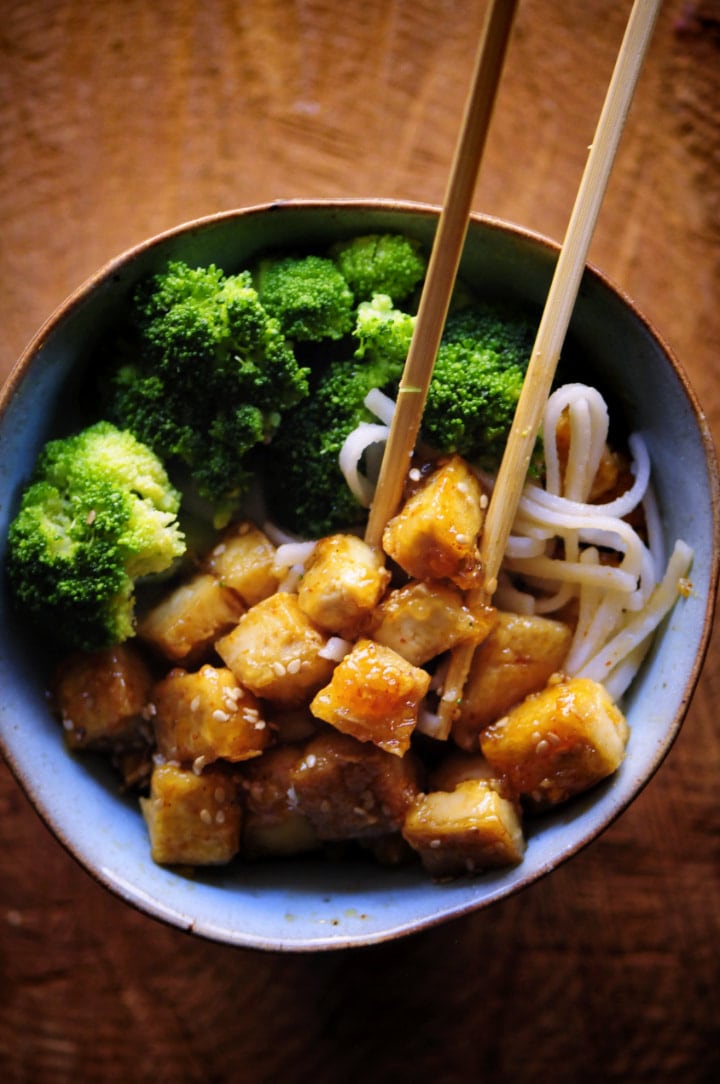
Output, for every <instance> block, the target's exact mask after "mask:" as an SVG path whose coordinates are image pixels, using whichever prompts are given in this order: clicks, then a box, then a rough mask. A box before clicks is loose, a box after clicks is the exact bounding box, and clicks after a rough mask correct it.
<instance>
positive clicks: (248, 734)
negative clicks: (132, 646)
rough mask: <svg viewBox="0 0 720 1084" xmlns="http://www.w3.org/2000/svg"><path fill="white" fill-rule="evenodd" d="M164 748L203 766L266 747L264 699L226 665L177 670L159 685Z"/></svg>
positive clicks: (157, 709)
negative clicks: (255, 693)
mask: <svg viewBox="0 0 720 1084" xmlns="http://www.w3.org/2000/svg"><path fill="white" fill-rule="evenodd" d="M153 705H154V727H155V736H156V739H157V748H158V752H159V753H160V754H161V755H162V756H163V757H165V759H166V760H176V761H179V762H180V763H181V764H195V765H196V766H198V764H199V765H200V767H203V766H204V765H205V764H212V762H213V761H215V760H219V759H222V760H228V761H231V762H237V761H241V760H247V759H248V758H249V757H256V756H259V754H260V753H262V751H263V749H264V748H265V747H266V746H267V744H268V742H269V740H270V730H269V728H268V725H267V722H266V721H265V719H264V718H263V715H262V711H261V708H260V703H259V701H258V700H257V698H256V697H255V696H253V694H252V693H251V692H250V691H249V690H248V689H243V687H242V686H241V685H238V683H237V681H236V679H235V675H234V674H233V672H232V671H231V670H228V669H227V668H225V667H215V666H210V665H209V664H205V666H203V667H201V668H200V670H199V671H198V672H197V673H188V672H187V671H186V670H181V669H175V670H171V671H170V673H169V674H167V676H166V677H164V678H163V679H162V681H159V682H158V683H157V684H156V685H155V687H154V689H153Z"/></svg>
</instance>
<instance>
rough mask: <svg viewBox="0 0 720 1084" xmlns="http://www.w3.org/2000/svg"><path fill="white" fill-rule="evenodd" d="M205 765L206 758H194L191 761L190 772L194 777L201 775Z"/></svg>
mask: <svg viewBox="0 0 720 1084" xmlns="http://www.w3.org/2000/svg"><path fill="white" fill-rule="evenodd" d="M206 763H207V757H204V756H199V757H195V760H194V761H193V766H192V770H193V771H194V772H195V775H201V774H202V770H203V768H204V767H205V764H206Z"/></svg>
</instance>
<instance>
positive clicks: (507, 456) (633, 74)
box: [437, 0, 661, 737]
mask: <svg viewBox="0 0 720 1084" xmlns="http://www.w3.org/2000/svg"><path fill="white" fill-rule="evenodd" d="M660 3H661V0H635V3H634V4H633V7H632V10H631V12H630V18H629V20H628V24H627V27H626V30H625V35H624V37H623V41H622V44H621V47H620V51H619V53H618V57H617V61H616V63H615V68H614V71H613V75H612V78H611V81H610V84H609V86H608V90H607V94H606V97H605V102H604V104H603V108H602V112H601V114H600V119H599V121H598V125H597V128H596V130H595V137H594V139H593V142H592V145H591V147H590V151H589V155H588V160H587V163H586V166H585V170H584V173H583V177H582V180H581V182H580V187H579V189H578V193H577V196H576V199H575V204H574V207H573V210H572V214H571V216H570V221H569V223H568V227H567V231H566V234H565V239H564V241H563V244H562V248H561V250H560V255H559V257H558V262H557V265H556V267H555V272H554V275H553V279H552V283H551V285H550V290H549V293H548V296H547V300H546V303H545V308H544V311H543V315H542V318H541V321H540V326H539V327H538V332H537V337H536V339H535V344H534V347H533V351H532V355H531V358H530V364H529V366H528V370H527V374H526V377H525V381H524V383H523V388H522V391H521V394H520V399H519V401H518V405H517V409H516V412H515V417H514V419H513V424H512V428H511V430H510V435H509V437H508V441H507V445H506V447H505V452H504V454H503V458H502V461H501V464H500V469H499V471H498V475H497V479H496V481H495V486H494V489H493V492H492V496H491V498H490V504H489V506H488V510H487V515H486V517H485V523H484V526H483V533H482V537H481V539H480V556H481V560H482V563H483V569H484V576H485V583H484V588H483V589H482V590H480V591H479V592H478V593H477V595H478V597H477V599H476V600H477V601H480V600H481V599H483V598H484V599H487V598H488V597H491V596H492V595H493V593H494V591H495V588H496V587H497V576H498V572H499V570H500V565H501V562H502V557H503V554H504V552H505V548H506V546H507V541H508V537H509V535H510V530H511V528H512V523H513V520H514V518H515V513H516V511H517V506H518V502H519V500H520V496H521V494H522V490H523V487H524V485H525V480H526V476H527V469H528V466H529V464H530V458H531V456H532V453H533V449H534V447H535V442H536V440H537V435H538V432H539V429H540V423H541V421H542V415H543V411H544V409H545V403H546V401H547V397H548V395H549V392H550V388H551V385H552V381H553V377H554V375H555V370H556V368H557V363H558V359H559V356H560V350H561V348H562V344H563V342H564V339H565V335H566V333H567V329H568V325H569V323H570V317H571V315H572V310H573V308H574V306H575V301H576V299H577V294H578V290H579V288H580V282H581V279H582V275H583V272H584V270H585V265H586V261H587V254H588V249H589V247H590V242H591V240H592V236H593V232H594V230H595V225H596V223H597V218H598V214H599V212H600V206H601V204H602V200H603V196H604V194H605V189H606V187H607V182H608V179H609V176H610V171H611V169H612V165H613V162H614V159H615V154H616V151H617V147H618V144H619V141H620V136H621V135H622V131H623V128H624V125H625V120H626V118H627V114H628V110H629V108H630V103H631V101H632V97H633V94H634V92H635V87H636V85H637V80H638V77H639V74H640V69H641V67H642V63H643V60H644V57H645V53H646V51H647V47H648V45H649V43H650V38H651V36H652V31H653V28H654V25H655V21H656V18H657V14H658V11H659V8H660ZM472 601H473V599H470V602H472ZM473 652H474V646H473V645H472V644H466V645H461V646H459V647H457V648H456V649H455V650H454V651H453V653H452V656H451V660H450V665H449V667H448V672H447V675H446V680H445V689H444V692H443V697H442V699H441V701H440V710H439V716H440V725H439V728H438V733H437V736H438V737H447V736H448V734H449V732H450V729H451V726H452V721H453V719H454V718H455V717H456V715H457V714H458V711H459V707H460V701H461V698H462V695H463V690H464V687H465V681H466V679H467V675H468V671H469V669H470V664H471V662H472V656H473Z"/></svg>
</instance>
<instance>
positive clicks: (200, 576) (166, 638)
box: [138, 572, 245, 665]
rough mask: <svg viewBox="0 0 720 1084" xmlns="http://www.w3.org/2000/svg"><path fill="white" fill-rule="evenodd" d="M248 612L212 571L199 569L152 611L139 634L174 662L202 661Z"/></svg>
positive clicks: (186, 663) (187, 663)
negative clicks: (211, 573) (217, 640)
mask: <svg viewBox="0 0 720 1084" xmlns="http://www.w3.org/2000/svg"><path fill="white" fill-rule="evenodd" d="M244 612H245V607H244V606H243V604H242V602H241V601H240V599H239V598H238V596H237V595H236V594H235V593H234V592H233V591H231V590H230V589H229V588H227V587H223V585H222V584H221V583H220V581H219V580H217V579H216V578H215V577H214V576H212V575H210V573H209V572H198V573H196V574H195V575H194V576H193V577H192V578H191V579H190V580H188V581H187V582H186V583H182V584H180V585H179V586H178V587H176V588H175V589H174V590H172V591H171V592H170V594H169V595H167V596H166V597H165V598H164V599H162V601H161V602H159V603H158V604H157V605H156V606H154V607H153V608H152V609H151V610H149V611H148V613H146V614H145V615H144V616H143V617H142V618H141V620H140V622H139V623H138V636H139V637H140V639H141V640H144V641H145V643H147V644H149V645H150V646H151V647H152V648H154V650H155V651H157V652H159V654H161V655H163V656H164V657H165V658H166V659H169V660H170V661H171V662H176V663H183V664H185V665H189V664H190V663H196V662H199V661H200V660H201V659H202V658H204V657H205V656H206V655H207V653H208V651H209V650H210V648H211V647H212V644H213V642H214V641H215V640H216V639H217V637H218V636H222V635H223V634H224V633H226V632H228V631H229V630H230V629H231V628H233V626H234V625H235V624H236V623H237V621H238V620H239V619H240V617H241V616H242V615H243V613H244Z"/></svg>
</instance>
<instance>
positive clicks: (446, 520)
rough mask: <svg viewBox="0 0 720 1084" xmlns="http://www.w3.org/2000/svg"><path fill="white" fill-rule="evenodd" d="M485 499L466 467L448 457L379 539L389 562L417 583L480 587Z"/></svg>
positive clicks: (462, 463)
mask: <svg viewBox="0 0 720 1084" xmlns="http://www.w3.org/2000/svg"><path fill="white" fill-rule="evenodd" d="M486 505H487V497H486V496H485V494H484V493H483V490H482V486H481V485H480V482H479V481H478V479H477V477H476V475H475V474H474V473H473V471H472V470H471V469H470V467H469V465H468V464H467V463H466V462H465V461H464V460H463V459H461V458H460V456H452V458H450V459H449V460H447V461H446V462H445V463H443V464H442V466H440V467H438V469H437V470H436V471H434V472H433V473H432V474H431V475H430V477H429V478H428V480H427V482H426V483H425V484H424V486H423V487H422V488H421V489H419V490H417V492H415V493H413V495H412V496H411V497H409V498H408V500H407V501H406V502H405V504H404V505H403V507H402V508H401V510H400V512H399V513H398V514H397V515H396V516H395V517H394V518H393V519H391V520H390V522H389V523H388V525H387V527H386V528H385V531H384V534H383V548H384V550H385V552H386V553H387V554H388V556H389V557H392V559H393V560H394V561H396V562H397V564H399V565H400V567H401V568H402V569H404V571H405V572H407V574H408V575H409V576H412V577H413V579H416V580H445V579H447V580H451V581H452V582H453V583H455V584H457V586H458V587H460V588H462V589H463V590H466V589H468V588H471V587H477V586H480V584H481V581H482V569H481V566H480V554H479V550H478V542H477V540H478V535H479V534H480V530H481V528H482V525H483V520H484V518H485V506H486Z"/></svg>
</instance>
